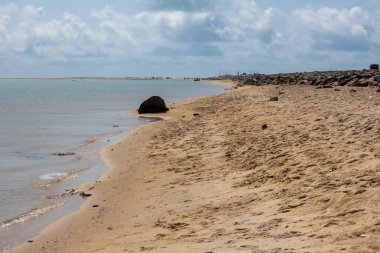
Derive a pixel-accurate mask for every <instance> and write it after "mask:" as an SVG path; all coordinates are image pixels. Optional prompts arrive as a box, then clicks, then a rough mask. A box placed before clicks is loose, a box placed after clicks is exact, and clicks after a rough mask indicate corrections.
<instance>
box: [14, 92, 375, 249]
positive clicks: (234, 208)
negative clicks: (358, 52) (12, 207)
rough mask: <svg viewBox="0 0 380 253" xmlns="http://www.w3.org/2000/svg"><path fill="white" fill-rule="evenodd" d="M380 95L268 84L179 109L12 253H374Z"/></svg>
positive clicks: (112, 154) (119, 148)
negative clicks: (73, 206)
mask: <svg viewBox="0 0 380 253" xmlns="http://www.w3.org/2000/svg"><path fill="white" fill-rule="evenodd" d="M278 94H280V95H278ZM273 95H277V96H279V101H278V102H271V101H269V97H271V96H273ZM379 95H380V94H377V93H376V90H374V89H371V88H356V91H355V93H353V92H352V88H351V87H340V88H339V89H337V90H335V91H333V92H331V90H328V89H319V90H318V89H316V88H315V87H311V86H293V87H290V86H285V87H279V86H266V87H245V88H243V89H237V90H234V91H232V92H229V93H224V94H222V95H215V96H210V97H203V98H197V99H192V100H188V101H187V100H186V101H185V102H180V103H176V104H174V105H172V106H173V107H174V108H173V110H171V111H170V113H172V117H171V119H169V120H166V121H160V122H154V123H150V124H145V125H143V126H141V127H139V128H137V129H135V130H133V131H132V132H131V133H130V134H128V136H126V137H125V138H123V139H122V140H119V141H117V142H116V143H115V144H114V145H112V146H110V147H106V148H105V149H104V150H103V152H102V158H103V159H104V160H105V161H106V165H107V167H108V168H109V170H108V171H107V172H106V173H105V174H104V175H103V176H102V177H101V179H99V181H98V182H96V183H95V184H94V187H95V188H94V189H92V190H90V191H86V193H91V194H92V196H91V197H90V198H89V199H88V200H87V201H86V202H85V204H84V205H83V206H82V207H81V210H80V211H79V212H76V213H74V214H72V215H70V216H68V217H65V218H63V220H60V221H59V222H58V223H56V224H52V225H50V226H49V227H48V228H46V229H45V230H44V231H43V232H42V233H41V234H40V235H39V236H37V237H36V238H34V239H32V240H33V242H32V243H29V244H25V245H23V246H20V247H19V248H16V249H14V251H11V252H12V253H16V252H17V253H18V252H57V253H60V252H67V250H69V251H70V252H91V251H97V252H120V251H125V252H140V251H148V252H235V251H239V252H252V251H261V252H287V251H289V250H290V251H293V252H305V251H310V252H321V251H322V252H337V251H339V252H342V251H343V252H344V251H349V252H354V251H355V252H358V251H368V252H375V250H376V249H378V248H379V247H380V243H379V242H378V240H377V238H378V236H379V234H380V229H379V228H378V226H379V224H378V221H380V216H379V215H378V213H377V210H378V203H379V200H380V199H379V198H380V197H379V194H378V188H377V187H378V185H377V184H376V182H379V179H380V174H379V172H380V171H379V166H380V160H379V159H380V158H379V157H378V155H376V154H378V152H379V151H380V146H379V145H378V143H380V142H379V137H378V136H377V135H376V131H378V128H379V122H378V121H376V119H378V118H379V116H380V115H379V112H380V103H379V102H378V101H379ZM155 116H157V115H155ZM166 116H171V115H170V114H166ZM264 123H265V125H267V128H265V129H264V127H263V125H264ZM342 147H344V148H343V149H342ZM357 221H360V222H357ZM68 245H70V249H68V248H67V247H68ZM371 249H372V250H371Z"/></svg>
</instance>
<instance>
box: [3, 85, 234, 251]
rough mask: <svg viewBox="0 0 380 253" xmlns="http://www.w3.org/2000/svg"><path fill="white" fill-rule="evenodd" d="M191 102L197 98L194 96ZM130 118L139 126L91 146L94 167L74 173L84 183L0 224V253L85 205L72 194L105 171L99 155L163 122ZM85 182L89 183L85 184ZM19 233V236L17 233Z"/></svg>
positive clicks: (147, 118) (155, 119) (121, 131)
mask: <svg viewBox="0 0 380 253" xmlns="http://www.w3.org/2000/svg"><path fill="white" fill-rule="evenodd" d="M226 87H227V86H226ZM222 92H223V88H221V89H220V92H219V94H220V93H222ZM193 98H198V96H197V97H193ZM187 99H190V97H189V98H186V99H182V100H180V101H183V100H187ZM127 117H128V116H127ZM130 117H135V118H138V119H139V123H138V124H136V125H134V126H132V127H131V128H125V129H123V130H120V131H119V132H118V133H113V135H111V134H112V133H109V135H108V136H103V137H100V140H97V141H96V142H95V143H93V144H94V145H97V148H94V149H93V152H95V153H96V154H95V156H96V159H95V160H96V163H95V164H93V165H92V166H91V167H89V168H87V169H83V170H81V171H79V172H78V173H79V177H83V178H86V181H85V182H84V181H83V182H81V183H80V184H79V185H77V186H76V187H75V189H74V188H69V189H67V190H65V191H63V192H61V194H59V195H57V196H56V197H57V198H53V199H52V201H51V202H50V203H51V205H49V206H46V207H40V208H35V209H32V210H30V211H29V212H27V213H24V214H21V215H19V216H17V217H16V218H14V219H12V220H9V221H7V222H4V223H3V224H0V232H2V233H3V234H4V233H5V236H8V237H13V236H14V238H13V239H14V240H13V241H12V242H7V243H4V242H3V245H1V248H0V249H1V252H9V251H11V250H12V248H15V247H17V246H19V245H21V244H23V243H25V242H28V240H29V239H30V238H33V237H35V236H37V235H38V234H39V233H40V232H41V231H43V230H44V228H46V227H47V226H49V225H51V224H54V223H56V222H58V221H59V220H61V219H63V218H64V217H66V216H68V215H71V214H74V213H76V212H78V211H79V210H80V208H81V206H82V205H84V204H85V201H86V199H85V198H83V197H81V196H79V194H78V192H77V191H75V190H76V189H79V188H81V187H82V186H83V185H86V184H91V183H95V182H96V181H97V180H98V179H99V178H101V177H102V176H103V175H104V174H106V173H107V172H108V170H109V168H108V167H106V165H105V164H104V162H103V160H102V158H101V151H102V150H103V149H105V148H107V147H108V146H110V145H112V144H113V143H115V142H117V141H120V140H121V139H124V138H126V137H127V136H128V135H129V134H130V133H131V132H132V131H133V130H134V129H137V128H139V127H141V126H143V125H145V124H148V123H150V122H155V121H158V120H164V119H163V118H160V117H152V118H151V117H140V116H138V115H133V116H131V115H130ZM94 139H99V136H97V137H94ZM89 175H90V176H89ZM89 178H90V180H88V179H89ZM6 223H7V224H6ZM1 225H2V226H3V227H2V226H1ZM4 228H5V229H4ZM2 229H3V230H2ZM4 231H5V232H4ZM20 231H22V232H21V233H20ZM6 233H9V234H6Z"/></svg>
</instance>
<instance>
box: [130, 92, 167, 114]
mask: <svg viewBox="0 0 380 253" xmlns="http://www.w3.org/2000/svg"><path fill="white" fill-rule="evenodd" d="M167 111H169V109H168V108H167V107H166V104H165V101H164V100H163V99H162V98H160V97H159V96H153V97H150V98H149V99H147V100H145V101H144V102H143V103H142V104H141V105H140V108H139V110H138V112H139V114H143V113H162V112H167Z"/></svg>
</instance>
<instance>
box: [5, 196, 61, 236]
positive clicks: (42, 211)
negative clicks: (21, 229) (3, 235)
mask: <svg viewBox="0 0 380 253" xmlns="http://www.w3.org/2000/svg"><path fill="white" fill-rule="evenodd" d="M65 201H66V200H65V199H61V200H59V201H55V202H51V203H49V204H47V205H46V206H42V207H39V208H34V209H32V210H30V211H29V212H26V213H24V214H21V215H19V216H17V217H16V218H14V219H10V220H7V221H4V222H3V223H1V224H0V230H1V229H5V228H8V227H10V226H12V225H15V224H18V223H23V222H26V221H27V220H29V219H32V218H36V217H39V216H41V215H43V214H45V213H47V212H50V211H51V210H54V209H56V208H58V207H61V206H62V205H63V204H64V203H65Z"/></svg>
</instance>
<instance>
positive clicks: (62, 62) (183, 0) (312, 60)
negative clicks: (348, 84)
mask: <svg viewBox="0 0 380 253" xmlns="http://www.w3.org/2000/svg"><path fill="white" fill-rule="evenodd" d="M379 13H380V0H360V1H359V0H339V1H331V0H330V1H327V0H291V1H284V0H256V1H254V0H233V1H227V0H128V1H122V0H109V1H101V0H81V1H77V0H65V1H51V0H18V1H1V2H0V56H1V57H0V77H37V76H41V77H48V76H50V77H62V76H152V75H162V76H215V75H218V74H219V73H236V72H237V71H240V72H260V73H277V72H294V71H310V70H336V69H362V68H366V67H368V65H369V64H371V63H380V50H379V48H380V25H379V24H380V15H378V14H379Z"/></svg>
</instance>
